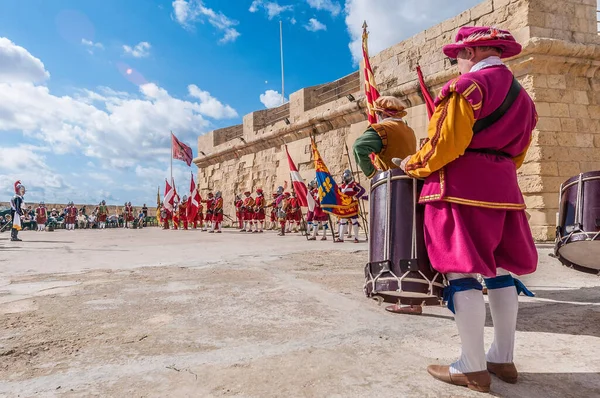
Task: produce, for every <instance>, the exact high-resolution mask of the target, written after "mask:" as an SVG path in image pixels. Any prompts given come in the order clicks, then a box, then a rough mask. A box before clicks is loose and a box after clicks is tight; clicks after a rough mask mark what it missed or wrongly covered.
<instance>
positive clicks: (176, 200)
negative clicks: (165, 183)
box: [171, 179, 181, 210]
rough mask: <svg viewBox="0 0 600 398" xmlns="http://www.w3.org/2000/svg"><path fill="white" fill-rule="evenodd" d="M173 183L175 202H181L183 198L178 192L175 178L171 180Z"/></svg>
mask: <svg viewBox="0 0 600 398" xmlns="http://www.w3.org/2000/svg"><path fill="white" fill-rule="evenodd" d="M171 184H173V202H177V203H179V202H181V198H180V197H179V194H177V188H176V187H175V179H172V180H171ZM175 210H177V209H175Z"/></svg>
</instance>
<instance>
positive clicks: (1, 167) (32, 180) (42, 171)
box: [0, 145, 74, 202]
mask: <svg viewBox="0 0 600 398" xmlns="http://www.w3.org/2000/svg"><path fill="white" fill-rule="evenodd" d="M39 152H45V150H44V149H41V150H36V148H35V147H31V146H27V145H20V146H17V147H6V146H3V147H0V191H2V192H13V184H14V182H15V181H17V180H21V182H22V183H23V185H25V187H26V188H27V193H26V195H25V200H26V202H29V201H30V200H37V201H46V202H50V201H53V200H54V199H57V198H66V197H68V196H70V194H72V193H73V192H74V189H73V187H72V186H71V185H70V184H69V183H68V182H67V180H66V179H65V178H64V177H63V176H61V175H60V174H58V173H57V172H56V171H55V170H53V169H52V168H50V167H49V166H48V164H47V163H46V157H45V156H44V155H42V154H40V153H39Z"/></svg>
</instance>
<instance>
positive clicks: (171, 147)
mask: <svg viewBox="0 0 600 398" xmlns="http://www.w3.org/2000/svg"><path fill="white" fill-rule="evenodd" d="M170 157H171V182H173V132H172V131H171V156H170Z"/></svg>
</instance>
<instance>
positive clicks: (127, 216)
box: [123, 202, 129, 228]
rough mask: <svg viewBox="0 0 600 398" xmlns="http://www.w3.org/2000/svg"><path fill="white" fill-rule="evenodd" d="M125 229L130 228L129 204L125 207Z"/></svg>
mask: <svg viewBox="0 0 600 398" xmlns="http://www.w3.org/2000/svg"><path fill="white" fill-rule="evenodd" d="M123 228H129V207H128V206H127V202H125V204H124V205H123Z"/></svg>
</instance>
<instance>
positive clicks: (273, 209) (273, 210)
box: [268, 192, 279, 231]
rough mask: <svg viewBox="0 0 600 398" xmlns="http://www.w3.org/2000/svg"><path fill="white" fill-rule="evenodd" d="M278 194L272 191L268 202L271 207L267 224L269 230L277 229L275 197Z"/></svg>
mask: <svg viewBox="0 0 600 398" xmlns="http://www.w3.org/2000/svg"><path fill="white" fill-rule="evenodd" d="M278 196H279V195H278V194H277V192H274V193H273V195H272V200H271V203H269V206H268V207H269V208H270V209H271V211H270V217H269V219H270V221H271V223H270V225H269V228H268V229H269V230H271V231H274V230H276V229H277V197H278Z"/></svg>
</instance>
